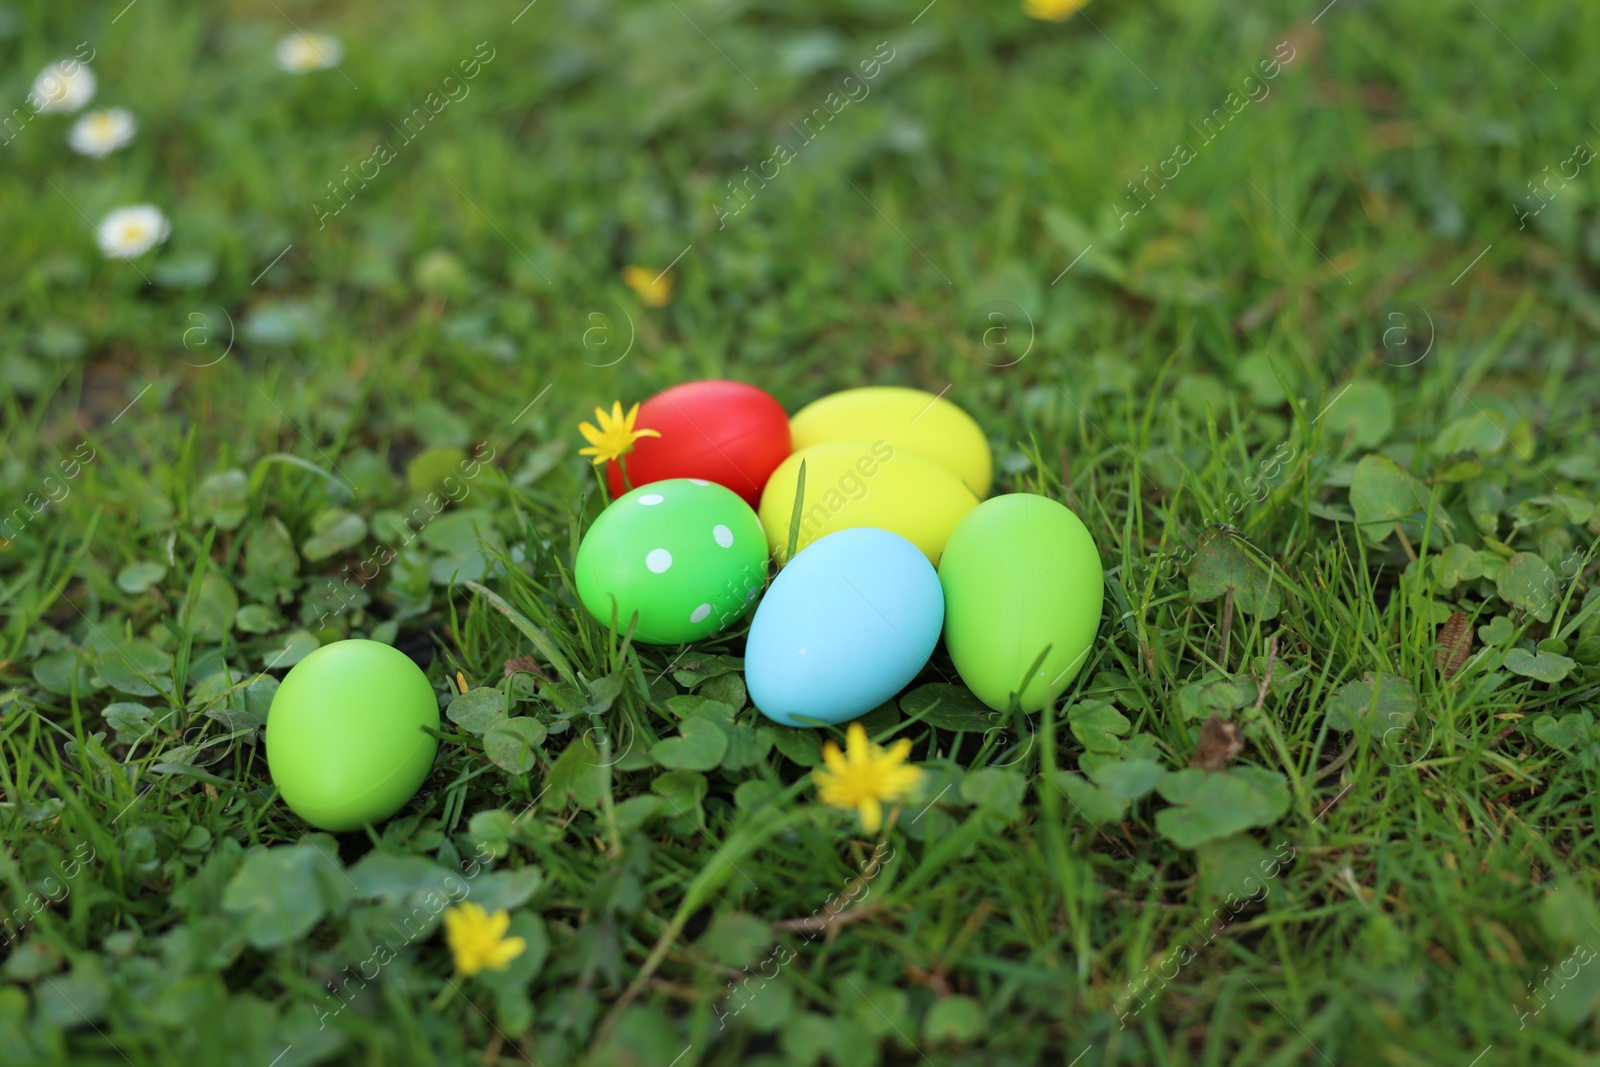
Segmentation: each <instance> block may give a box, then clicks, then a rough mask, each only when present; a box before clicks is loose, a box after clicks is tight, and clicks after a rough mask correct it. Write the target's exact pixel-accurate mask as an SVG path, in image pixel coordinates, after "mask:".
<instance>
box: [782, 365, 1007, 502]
mask: <svg viewBox="0 0 1600 1067" xmlns="http://www.w3.org/2000/svg"><path fill="white" fill-rule="evenodd" d="M789 433H790V435H791V436H792V437H793V439H794V448H795V451H797V452H798V451H799V450H800V449H802V448H809V447H811V446H812V445H817V444H822V443H823V442H825V441H887V442H888V443H889V444H891V445H893V446H894V448H895V450H896V451H899V452H910V453H911V454H913V455H916V456H921V457H922V458H923V459H929V460H932V461H933V462H935V463H937V464H938V465H939V466H941V467H943V468H944V469H945V470H947V471H949V472H950V473H951V474H954V475H955V476H956V477H958V478H960V479H961V480H962V481H964V482H966V483H967V488H968V489H971V490H972V491H973V492H974V493H975V494H977V496H978V499H980V500H981V499H983V497H984V496H985V495H986V494H987V493H988V492H989V483H990V479H991V477H992V476H993V473H994V462H993V459H992V457H991V456H990V454H989V442H988V440H987V439H986V438H985V437H984V436H983V431H982V430H981V429H979V428H978V424H977V423H976V422H974V421H972V416H971V415H968V414H967V413H966V412H965V411H962V410H961V409H960V408H958V407H956V406H955V405H954V404H952V403H951V402H950V401H948V400H946V399H945V398H944V397H942V396H935V395H934V394H932V393H925V392H923V391H922V390H921V389H900V388H896V387H893V386H871V387H868V388H865V389H846V390H845V391H844V392H842V393H834V394H833V395H832V396H825V397H823V398H822V399H821V400H818V401H817V402H816V403H814V404H809V405H807V406H806V407H804V408H801V409H800V411H799V412H797V413H796V414H795V416H794V417H793V418H792V419H790V420H789Z"/></svg>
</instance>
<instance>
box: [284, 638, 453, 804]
mask: <svg viewBox="0 0 1600 1067" xmlns="http://www.w3.org/2000/svg"><path fill="white" fill-rule="evenodd" d="M427 728H432V729H434V730H437V729H438V728H439V700H438V697H436V696H435V695H434V692H433V686H432V685H431V684H429V682H428V676H427V675H425V674H423V673H422V668H420V667H418V666H417V665H416V664H415V663H413V662H412V661H411V658H410V657H409V656H407V655H406V654H405V653H404V652H401V651H400V650H399V649H396V648H392V647H390V646H389V645H385V644H382V643H380V642H378V641H335V642H333V643H332V644H329V645H323V646H322V647H321V648H319V649H317V650H316V651H315V652H313V653H311V654H310V655H309V656H307V657H306V658H305V659H303V660H301V661H300V662H299V663H296V664H295V665H294V667H293V668H292V669H291V670H290V671H289V673H288V674H287V675H285V676H284V679H283V684H282V685H280V686H278V692H277V695H276V696H274V697H273V698H272V707H271V709H270V710H269V711H268V712H267V770H268V771H269V772H270V773H271V775H272V781H273V784H275V785H276V786H277V787H278V795H279V796H281V797H282V798H283V802H284V803H285V804H287V805H289V810H291V811H293V812H294V813H295V814H296V815H298V816H300V817H301V818H302V819H304V820H305V821H306V822H308V823H310V824H311V825H312V826H315V827H317V828H318V829H322V830H333V831H343V830H355V829H358V828H360V827H362V826H365V825H368V824H371V823H378V822H382V821H383V820H384V819H387V818H388V817H389V816H391V815H393V814H394V813H395V812H397V811H399V810H400V809H401V808H403V807H405V805H406V802H407V801H409V800H410V799H411V798H412V796H413V795H415V794H416V791H417V789H418V788H419V787H420V786H421V785H422V782H423V779H425V778H427V777H428V771H429V769H430V768H432V766H433V757H434V754H435V752H436V751H437V750H438V747H439V743H438V741H437V740H436V739H435V738H434V736H433V735H432V734H430V733H429V732H428V729H427Z"/></svg>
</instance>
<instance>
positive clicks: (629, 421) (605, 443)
mask: <svg viewBox="0 0 1600 1067" xmlns="http://www.w3.org/2000/svg"><path fill="white" fill-rule="evenodd" d="M594 417H595V419H596V420H597V421H598V422H599V423H600V426H599V428H598V429H596V428H595V427H594V426H593V425H591V424H590V423H587V422H580V423H578V432H579V433H581V434H583V439H584V440H585V441H588V442H589V443H590V444H591V445H593V446H594V447H593V448H580V449H578V455H580V456H593V457H594V465H595V466H596V467H598V466H600V464H602V463H604V462H605V461H606V460H608V459H621V458H622V457H623V456H626V455H627V454H628V453H629V452H632V451H633V443H634V442H635V441H637V440H638V439H639V438H641V437H660V436H661V434H659V433H657V432H656V431H655V430H635V429H634V428H633V421H634V420H635V419H637V418H638V417H639V405H638V404H635V405H633V407H632V408H630V409H629V410H628V413H627V414H626V415H624V414H623V413H622V401H620V400H614V401H612V402H611V414H609V415H607V414H606V410H605V408H595V409H594Z"/></svg>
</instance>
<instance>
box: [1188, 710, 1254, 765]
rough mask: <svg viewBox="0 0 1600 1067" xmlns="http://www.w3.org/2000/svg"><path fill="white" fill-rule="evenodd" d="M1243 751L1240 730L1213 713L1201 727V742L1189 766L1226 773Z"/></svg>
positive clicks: (1195, 749)
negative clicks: (1234, 759)
mask: <svg viewBox="0 0 1600 1067" xmlns="http://www.w3.org/2000/svg"><path fill="white" fill-rule="evenodd" d="M1242 751H1244V741H1243V740H1241V739H1240V737H1239V728H1238V727H1237V726H1235V725H1234V724H1233V723H1231V722H1228V721H1227V720H1226V719H1224V718H1222V717H1221V716H1219V715H1218V714H1217V713H1216V712H1214V711H1213V712H1212V713H1211V718H1209V719H1207V720H1206V721H1205V725H1204V726H1201V727H1200V742H1199V743H1198V744H1197V745H1195V746H1194V759H1192V760H1190V761H1189V766H1191V767H1198V768H1200V769H1201V770H1202V771H1225V770H1227V769H1228V764H1229V763H1231V762H1232V761H1233V758H1234V757H1235V756H1237V755H1238V754H1239V753H1240V752H1242Z"/></svg>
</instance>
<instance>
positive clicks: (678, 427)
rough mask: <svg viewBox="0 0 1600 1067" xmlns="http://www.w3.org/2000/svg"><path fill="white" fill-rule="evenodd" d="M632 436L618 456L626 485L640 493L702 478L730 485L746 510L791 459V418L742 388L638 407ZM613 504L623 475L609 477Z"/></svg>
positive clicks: (614, 470) (667, 395) (697, 385)
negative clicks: (645, 433)
mask: <svg viewBox="0 0 1600 1067" xmlns="http://www.w3.org/2000/svg"><path fill="white" fill-rule="evenodd" d="M634 429H639V430H642V429H650V430H655V431H657V432H659V433H660V434H661V436H660V437H641V438H640V439H639V440H638V441H637V442H636V443H635V444H634V446H633V451H632V452H630V453H628V455H626V456H625V457H623V462H624V463H625V464H626V465H627V468H628V485H629V486H631V487H632V488H635V489H636V488H638V487H639V486H641V485H646V484H648V483H650V482H659V481H662V480H664V479H667V478H703V479H705V480H706V481H708V482H715V483H717V484H718V485H723V486H727V487H728V488H729V489H732V490H733V491H734V492H735V493H738V494H739V495H740V496H742V497H744V499H745V502H746V503H747V504H749V505H750V506H751V507H753V508H754V507H759V506H760V504H761V490H762V489H763V488H764V487H765V486H766V484H767V478H768V476H770V475H771V474H772V472H773V471H774V470H776V469H777V466H778V464H780V463H782V462H783V461H784V460H785V459H788V458H789V453H790V451H791V449H790V447H789V416H788V414H787V413H786V412H785V411H784V410H783V405H782V404H780V403H778V402H777V401H776V400H774V399H773V398H772V397H771V396H769V395H768V394H767V393H765V392H763V391H762V390H760V389H757V388H756V387H755V386H753V385H745V384H744V383H743V382H727V381H704V382H685V383H684V384H682V385H675V386H673V387H672V388H671V389H666V390H663V391H662V392H660V393H657V394H656V395H655V396H653V397H651V398H650V399H649V400H646V401H645V402H644V403H643V404H641V405H640V406H639V421H638V422H637V423H635V424H634ZM606 475H607V479H608V481H609V482H610V485H611V495H612V497H617V496H620V495H621V494H622V493H623V492H625V491H626V489H627V487H625V486H624V485H623V482H622V471H621V470H620V469H618V466H617V464H615V463H611V464H609V465H608V469H607V471H606Z"/></svg>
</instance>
